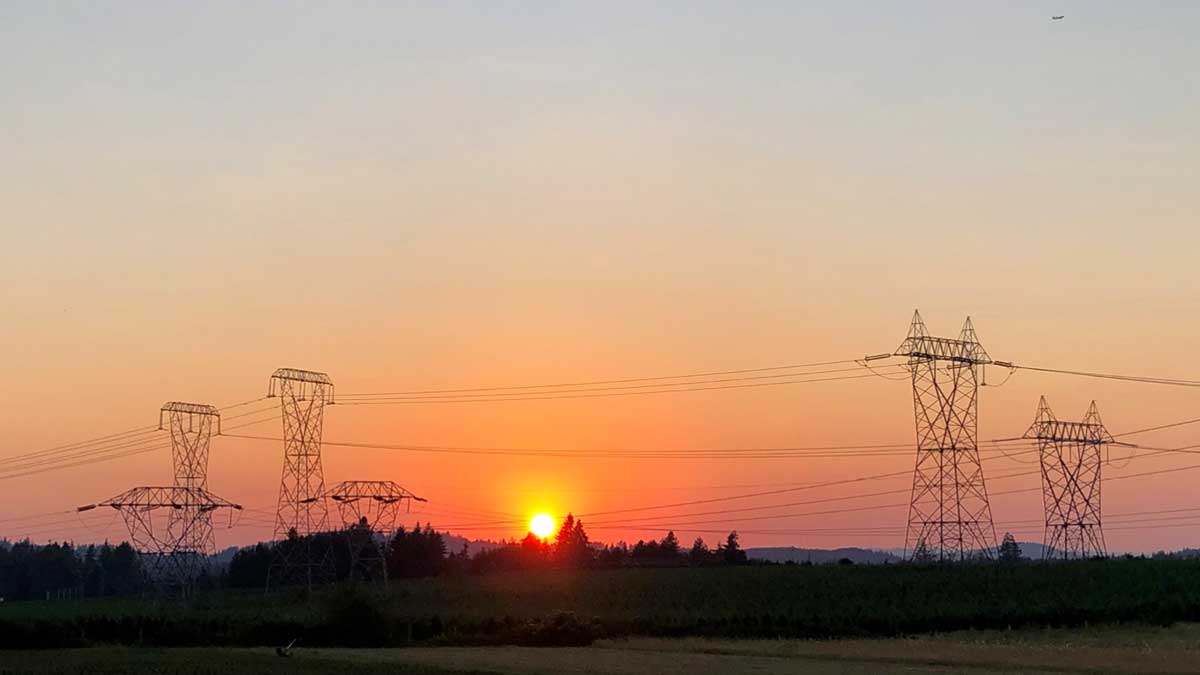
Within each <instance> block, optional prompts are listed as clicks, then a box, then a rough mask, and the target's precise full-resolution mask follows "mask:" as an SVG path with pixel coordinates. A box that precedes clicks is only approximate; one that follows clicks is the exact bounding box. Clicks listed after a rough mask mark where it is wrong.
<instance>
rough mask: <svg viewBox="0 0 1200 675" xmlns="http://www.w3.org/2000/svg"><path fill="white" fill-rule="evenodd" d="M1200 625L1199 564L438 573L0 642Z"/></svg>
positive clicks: (234, 600)
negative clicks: (383, 587) (385, 586)
mask: <svg viewBox="0 0 1200 675" xmlns="http://www.w3.org/2000/svg"><path fill="white" fill-rule="evenodd" d="M1184 621H1200V562H1195V561H1180V560H1140V559H1122V560H1107V561H1103V560H1097V561H1082V562H1077V563H1069V564H1056V565H1038V564H1027V565H998V564H988V565H971V566H964V567H952V568H917V567H909V566H890V567H888V566H880V567H865V566H823V567H822V566H816V567H805V566H747V567H733V568H696V569H626V570H590V571H567V570H552V571H542V572H537V573H512V574H493V575H484V576H467V577H461V576H460V577H440V578H435V579H422V580H412V581H404V582H397V583H393V584H392V586H391V588H390V589H389V590H388V591H387V592H386V593H382V592H380V591H378V590H377V589H366V590H364V589H361V588H360V589H353V588H351V587H348V586H340V587H331V588H325V589H321V590H320V591H319V592H317V593H316V594H315V595H314V597H312V598H308V599H305V598H303V597H302V596H300V595H299V594H297V593H295V592H290V593H276V594H271V595H263V594H262V593H249V594H232V593H217V594H211V595H206V596H202V597H200V598H197V599H196V600H195V601H193V602H192V603H191V604H190V605H189V606H186V607H181V606H177V605H170V604H164V605H155V604H152V603H147V602H144V601H141V600H137V599H123V600H104V601H81V602H58V603H55V602H49V603H44V602H30V603H7V604H4V605H0V646H3V647H5V648H8V649H20V648H31V647H87V646H95V645H137V646H152V645H153V646H169V647H183V646H231V647H232V646H241V647H253V646H273V645H278V644H286V643H288V642H290V641H291V640H293V639H299V640H300V643H301V644H303V645H304V646H305V647H307V648H312V647H340V646H351V647H386V646H401V645H409V644H412V643H417V644H427V645H435V646H445V645H458V646H483V645H520V646H586V645H589V644H591V643H592V642H594V641H595V640H597V639H611V638H622V637H628V636H640V637H688V636H691V637H711V638H830V637H842V638H846V637H891V636H903V635H919V634H929V633H934V632H948V631H956V630H964V629H974V630H984V629H992V630H1005V629H1009V628H1029V627H1071V626H1083V625H1087V624H1092V625H1096V624H1132V625H1140V626H1155V625H1169V624H1171V623H1173V622H1184Z"/></svg>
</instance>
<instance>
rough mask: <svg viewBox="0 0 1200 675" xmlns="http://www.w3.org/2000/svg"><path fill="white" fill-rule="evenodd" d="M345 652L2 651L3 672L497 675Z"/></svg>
mask: <svg viewBox="0 0 1200 675" xmlns="http://www.w3.org/2000/svg"><path fill="white" fill-rule="evenodd" d="M344 652H346V653H341V654H338V653H334V654H331V655H321V654H314V653H301V654H297V655H296V656H293V657H291V658H280V657H279V656H277V655H276V654H275V652H274V651H273V650H270V649H223V648H186V649H157V648H154V649H130V648H123V647H101V648H95V649H60V650H54V651H44V650H39V651H0V674H2V675H10V674H11V675H17V674H21V675H25V674H26V673H28V674H29V675H67V674H68V673H69V674H71V675H75V674H77V673H78V674H82V675H117V674H119V673H131V672H133V673H155V674H158V675H240V674H241V673H263V674H264V675H272V674H274V673H280V674H283V673H287V674H288V675H323V674H325V673H329V674H331V675H337V674H339V673H346V674H349V673H356V674H357V673H364V674H366V675H374V674H376V673H378V674H380V675H382V674H383V673H395V674H397V675H445V674H447V673H450V674H454V675H468V674H470V675H476V674H483V673H489V672H493V671H486V670H478V669H464V668H455V667H448V666H437V665H431V664H419V663H403V662H397V661H391V662H385V661H378V660H370V659H355V658H352V653H351V652H350V650H344Z"/></svg>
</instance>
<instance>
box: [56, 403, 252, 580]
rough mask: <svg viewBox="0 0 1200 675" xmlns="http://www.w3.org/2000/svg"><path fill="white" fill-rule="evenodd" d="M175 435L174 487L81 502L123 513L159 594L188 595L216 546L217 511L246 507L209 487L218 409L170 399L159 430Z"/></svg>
mask: <svg viewBox="0 0 1200 675" xmlns="http://www.w3.org/2000/svg"><path fill="white" fill-rule="evenodd" d="M164 423H165V424H166V425H167V426H168V428H169V430H170V433H171V463H172V468H173V471H172V474H173V476H174V483H175V484H174V485H171V486H165V487H158V486H144V487H135V488H131V489H129V490H126V491H125V492H122V493H121V494H119V495H117V496H115V497H113V498H112V499H109V500H106V501H103V502H99V503H97V504H88V505H86V506H81V507H79V508H78V509H77V511H90V510H92V509H94V508H97V507H100V506H107V507H109V508H112V509H114V510H115V511H117V512H119V513H120V514H121V518H122V519H123V520H124V521H125V527H126V528H127V529H128V530H129V538H130V543H131V544H132V545H133V547H134V550H136V551H137V552H138V557H139V558H140V559H141V561H142V573H143V575H144V576H145V578H146V581H147V582H148V583H149V584H150V585H151V586H152V587H154V588H155V589H157V590H158V592H159V593H160V594H165V593H166V592H168V591H175V592H177V593H178V594H179V595H181V596H183V597H186V596H188V595H190V594H191V592H192V589H193V587H194V586H195V583H196V580H197V579H198V578H199V577H200V575H201V574H202V573H203V572H204V570H205V568H206V566H207V564H208V555H209V554H211V553H213V552H214V551H215V549H216V542H215V541H214V538H213V527H212V514H213V513H214V512H216V511H217V510H219V509H229V510H235V511H240V510H241V509H242V507H241V506H240V505H238V504H234V503H233V502H230V501H227V500H225V499H222V498H220V497H218V496H216V495H214V494H212V493H211V492H209V491H208V448H209V442H210V441H211V439H212V430H213V426H214V424H215V425H216V428H217V433H218V434H219V433H220V430H221V416H220V413H219V412H218V411H217V409H216V408H214V407H213V406H210V405H203V404H199V403H182V402H179V401H171V402H168V403H165V404H163V406H162V408H160V409H159V412H158V428H159V430H160V431H161V430H162V429H163V425H164Z"/></svg>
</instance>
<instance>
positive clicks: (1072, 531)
mask: <svg viewBox="0 0 1200 675" xmlns="http://www.w3.org/2000/svg"><path fill="white" fill-rule="evenodd" d="M1025 438H1032V439H1036V440H1037V442H1038V451H1039V455H1040V456H1041V464H1042V505H1043V506H1044V507H1045V510H1046V534H1045V538H1044V539H1043V540H1042V558H1044V559H1046V560H1051V559H1054V558H1061V559H1064V560H1066V559H1069V558H1091V557H1094V556H1104V555H1107V553H1106V549H1105V546H1104V530H1103V529H1102V527H1101V523H1100V467H1101V465H1102V464H1103V462H1102V461H1101V453H1102V451H1103V448H1104V446H1105V445H1108V444H1113V443H1115V441H1114V440H1113V437H1112V434H1110V433H1108V429H1106V428H1105V427H1104V422H1103V421H1101V420H1100V411H1099V410H1097V408H1096V402H1095V401H1092V405H1091V406H1090V407H1089V408H1088V411H1087V415H1085V416H1084V418H1083V421H1082V422H1060V421H1059V420H1057V419H1056V418H1055V417H1054V413H1053V412H1051V410H1050V406H1049V405H1048V404H1047V403H1046V397H1045V396H1043V397H1042V399H1041V401H1040V402H1039V403H1038V409H1037V417H1036V418H1034V421H1033V424H1032V425H1031V426H1030V427H1029V430H1028V431H1026V432H1025ZM1121 445H1124V444H1121Z"/></svg>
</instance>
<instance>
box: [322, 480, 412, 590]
mask: <svg viewBox="0 0 1200 675" xmlns="http://www.w3.org/2000/svg"><path fill="white" fill-rule="evenodd" d="M326 496H327V497H328V498H329V499H330V500H332V501H333V502H334V503H335V504H337V509H338V515H339V516H340V517H341V520H342V525H343V527H344V528H345V532H346V535H347V541H348V543H349V545H350V578H351V579H354V578H362V579H364V580H369V579H371V578H372V577H376V576H377V575H378V578H382V579H383V583H384V584H385V585H386V584H387V580H388V577H387V554H388V549H389V548H390V545H391V538H392V536H393V535H395V533H396V526H397V525H398V524H399V522H400V514H401V512H402V509H403V512H404V513H408V510H409V507H411V505H412V502H423V501H425V499H424V498H422V497H418V496H416V495H414V494H413V493H411V492H409V491H408V490H406V489H404V488H402V487H400V486H399V485H397V484H396V483H394V482H392V481H390V480H348V481H342V482H341V483H338V484H337V485H335V486H333V488H332V489H331V490H330V491H329V492H328V493H327V494H326Z"/></svg>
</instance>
